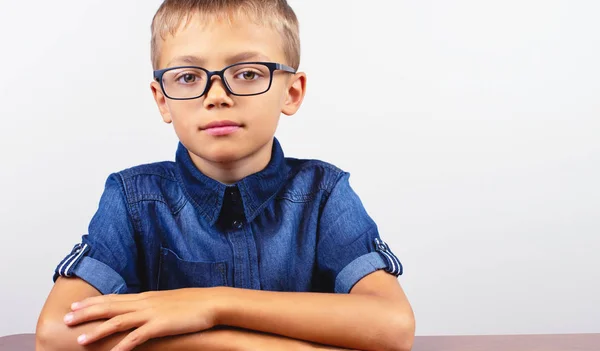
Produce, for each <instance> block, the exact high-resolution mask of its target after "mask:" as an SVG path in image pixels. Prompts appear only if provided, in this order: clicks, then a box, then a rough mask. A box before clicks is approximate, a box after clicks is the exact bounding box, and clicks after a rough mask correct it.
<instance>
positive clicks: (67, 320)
mask: <svg viewBox="0 0 600 351" xmlns="http://www.w3.org/2000/svg"><path fill="white" fill-rule="evenodd" d="M72 321H73V314H72V313H68V314H67V315H66V316H65V323H70V322H72Z"/></svg>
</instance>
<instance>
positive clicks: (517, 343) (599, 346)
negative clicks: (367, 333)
mask: <svg viewBox="0 0 600 351" xmlns="http://www.w3.org/2000/svg"><path fill="white" fill-rule="evenodd" d="M34 348H35V336H34V334H18V335H10V336H5V337H0V351H34ZM413 351H600V334H551V335H482V336H417V337H416V338H415V345H414V347H413Z"/></svg>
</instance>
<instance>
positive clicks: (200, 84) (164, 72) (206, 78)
mask: <svg viewBox="0 0 600 351" xmlns="http://www.w3.org/2000/svg"><path fill="white" fill-rule="evenodd" d="M274 71H284V72H288V73H296V70H295V69H293V68H292V67H290V66H286V65H284V64H281V63H274V62H240V63H236V64H233V65H230V66H227V67H225V68H223V69H222V70H220V71H208V70H206V69H204V68H202V67H198V66H178V67H170V68H166V69H161V70H157V71H154V79H155V80H156V81H157V82H159V83H160V87H161V89H162V91H163V93H164V94H165V96H166V97H168V98H169V99H172V100H191V99H197V98H199V97H201V96H203V95H204V94H206V93H207V92H208V90H209V89H210V86H211V84H212V79H211V78H212V77H213V76H219V77H220V78H221V80H222V81H223V83H224V84H223V85H224V86H225V89H226V90H227V92H228V93H229V94H231V95H237V96H252V95H260V94H264V93H266V92H267V91H268V90H269V89H270V88H271V84H272V82H273V72H274Z"/></svg>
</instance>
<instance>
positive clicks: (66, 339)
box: [36, 277, 332, 351]
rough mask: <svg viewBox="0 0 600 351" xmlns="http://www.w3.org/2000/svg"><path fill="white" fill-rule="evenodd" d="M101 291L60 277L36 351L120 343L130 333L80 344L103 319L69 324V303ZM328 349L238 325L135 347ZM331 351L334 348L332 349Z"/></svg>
mask: <svg viewBox="0 0 600 351" xmlns="http://www.w3.org/2000/svg"><path fill="white" fill-rule="evenodd" d="M99 295H100V293H99V292H98V291H97V290H96V289H95V288H93V287H92V286H91V285H89V284H88V283H86V282H85V281H83V280H81V279H78V278H62V277H61V278H59V279H58V280H57V281H56V284H55V285H54V287H53V289H52V291H51V292H50V295H49V296H48V299H47V301H46V304H45V305H44V308H43V309H42V312H41V314H40V317H39V320H38V325H37V330H36V350H37V351H71V350H73V351H76V350H87V351H96V350H97V351H108V350H111V349H112V348H113V347H114V346H115V345H117V344H118V343H119V342H120V341H121V340H122V339H123V338H124V337H125V336H126V335H127V334H128V333H127V332H122V333H116V334H113V335H111V336H109V337H106V338H103V339H101V340H99V341H97V342H95V343H93V344H90V345H88V346H82V345H79V344H78V343H77V337H78V336H79V335H81V334H84V333H86V332H88V331H90V330H92V329H94V328H95V327H97V326H99V325H101V324H102V323H103V321H102V320H98V321H93V322H88V323H85V324H81V325H77V326H73V327H68V326H67V325H66V324H65V323H64V322H63V318H64V316H65V315H66V314H67V313H68V312H70V305H71V303H73V302H75V301H81V300H83V299H85V298H87V297H93V296H99ZM199 349H201V350H205V351H220V350H299V351H300V350H329V348H327V347H325V346H320V345H317V344H312V343H308V342H305V341H301V340H294V339H291V338H287V337H283V336H278V335H270V334H266V333H259V332H253V331H249V330H243V329H237V328H215V329H211V330H206V331H204V332H200V333H192V334H186V335H177V336H171V337H164V338H157V339H152V340H149V341H148V342H146V343H144V344H143V345H141V346H139V347H137V348H136V349H135V350H139V351H153V350H171V351H187V350H190V351H191V350H199ZM331 350H332V349H331Z"/></svg>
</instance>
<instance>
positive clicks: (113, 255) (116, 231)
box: [53, 174, 140, 294]
mask: <svg viewBox="0 0 600 351" xmlns="http://www.w3.org/2000/svg"><path fill="white" fill-rule="evenodd" d="M132 223H133V222H132V218H131V216H130V211H129V209H128V204H127V201H126V197H125V192H124V187H123V183H122V180H121V178H120V176H118V175H117V174H112V175H111V176H109V177H108V179H107V181H106V184H105V187H104V192H103V194H102V197H101V198H100V203H99V206H98V209H97V211H96V213H95V214H94V216H93V218H92V220H91V221H90V224H89V228H88V234H86V235H83V236H82V238H81V242H80V243H77V244H76V245H75V246H74V247H73V249H72V250H71V252H70V253H69V254H67V255H66V256H65V258H64V259H63V260H62V261H61V262H60V263H59V264H58V265H57V266H56V269H55V271H54V278H53V279H54V281H56V279H58V277H59V276H64V277H73V276H76V277H79V278H81V279H83V280H85V281H86V282H88V283H89V284H90V285H92V286H93V287H95V288H96V289H98V291H100V292H101V293H102V294H122V293H135V292H139V286H140V283H139V277H138V275H137V264H136V263H137V248H136V243H135V235H134V228H133V224H132Z"/></svg>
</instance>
